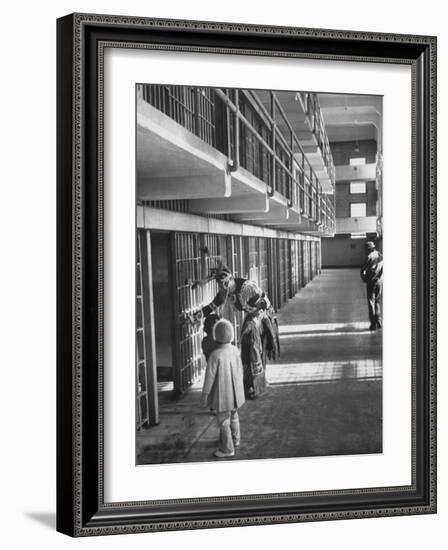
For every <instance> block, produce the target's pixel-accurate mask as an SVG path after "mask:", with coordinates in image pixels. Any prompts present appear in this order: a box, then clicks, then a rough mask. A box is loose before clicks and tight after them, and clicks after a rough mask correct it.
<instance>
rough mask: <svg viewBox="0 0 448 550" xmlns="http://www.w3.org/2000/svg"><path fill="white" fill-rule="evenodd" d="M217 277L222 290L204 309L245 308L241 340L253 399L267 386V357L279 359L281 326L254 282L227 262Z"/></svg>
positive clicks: (246, 384) (246, 383) (248, 390)
mask: <svg viewBox="0 0 448 550" xmlns="http://www.w3.org/2000/svg"><path fill="white" fill-rule="evenodd" d="M214 277H215V280H216V281H217V283H218V286H219V290H218V293H217V295H216V296H215V298H214V299H213V301H212V302H211V303H210V304H208V305H207V306H205V307H204V308H203V309H202V311H203V314H204V315H210V313H219V312H220V310H221V308H222V307H223V306H224V305H225V304H229V305H231V306H232V307H234V308H235V309H236V310H238V311H244V313H245V318H244V322H243V326H242V327H241V339H240V345H241V359H242V362H243V366H244V390H245V394H246V398H247V399H253V398H254V397H257V396H258V395H262V394H263V393H264V392H265V391H266V389H267V380H266V358H267V357H268V358H270V359H275V358H276V357H277V356H278V354H279V349H280V348H279V342H278V327H277V321H276V319H275V317H274V314H273V308H272V306H271V304H270V302H269V300H268V298H267V296H266V295H265V293H264V292H263V291H262V290H261V289H260V288H259V287H258V285H257V284H256V283H255V282H254V281H251V280H250V279H244V278H235V277H234V276H233V275H232V273H231V271H230V269H229V268H228V267H227V266H226V265H224V264H222V263H220V264H219V265H218V267H217V268H216V270H215V272H214Z"/></svg>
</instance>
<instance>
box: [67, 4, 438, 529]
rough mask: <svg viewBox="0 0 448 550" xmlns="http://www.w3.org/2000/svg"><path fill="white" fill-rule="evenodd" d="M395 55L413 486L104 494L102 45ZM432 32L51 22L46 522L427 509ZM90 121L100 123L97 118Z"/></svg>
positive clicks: (237, 520) (131, 525)
mask: <svg viewBox="0 0 448 550" xmlns="http://www.w3.org/2000/svg"><path fill="white" fill-rule="evenodd" d="M111 42H113V43H116V44H120V45H121V47H124V46H126V45H127V46H128V47H139V46H140V45H142V44H148V43H150V44H153V45H157V47H164V45H174V46H175V48H178V49H179V50H182V48H184V49H185V48H188V49H200V50H201V51H204V52H207V51H218V52H225V51H230V50H232V53H244V54H248V53H250V54H253V55H260V54H261V52H263V54H264V55H266V54H270V55H277V56H278V55H281V56H294V57H311V58H316V59H323V58H328V59H341V60H347V61H365V62H373V61H374V62H384V63H406V64H410V65H411V66H412V74H413V91H412V99H413V115H412V116H413V121H412V125H413V166H412V174H413V182H412V186H413V235H412V237H413V247H412V248H413V265H412V268H413V269H412V271H413V273H412V288H413V304H412V305H413V322H412V330H413V357H412V360H413V365H412V371H413V387H412V392H413V396H412V397H413V406H412V410H413V420H414V423H413V476H412V477H413V483H412V485H411V486H409V487H407V486H406V487H383V488H378V489H353V490H350V489H347V490H342V491H322V492H313V493H290V494H281V495H280V494H272V495H243V496H238V497H215V498H198V499H188V501H185V500H183V501H182V500H175V501H159V502H133V503H130V502H123V503H116V504H111V503H105V502H104V496H103V483H102V452H103V451H102V322H103V320H102V307H101V304H102V276H103V274H102V246H103V245H102V238H103V234H102V215H103V211H102V172H101V163H102V157H101V155H102V141H101V140H102V136H101V132H100V131H99V129H100V128H101V125H102V111H101V104H102V96H101V94H102V88H101V86H99V85H98V83H99V79H100V78H102V74H101V52H102V45H104V44H106V43H111ZM436 42H437V40H436V38H435V37H430V36H410V35H395V34H379V33H367V32H353V31H335V30H322V29H300V28H292V27H270V26H266V27H264V26H255V25H242V24H233V23H214V22H199V21H175V20H161V19H147V18H138V17H124V16H123V17H122V16H110V15H92V14H72V15H69V16H66V17H63V18H61V19H59V20H58V22H57V73H58V74H57V159H58V160H57V255H58V259H57V293H58V301H57V327H58V334H57V390H58V396H57V437H58V441H57V530H58V531H60V532H62V533H65V534H67V535H71V536H90V535H106V534H118V533H134V532H147V531H161V530H174V529H200V528H211V527H229V526H237V525H261V524H267V523H287V522H301V521H322V520H332V519H350V518H363V517H380V516H392V515H404V514H426V513H435V512H436V137H435V136H436ZM97 122H98V124H97Z"/></svg>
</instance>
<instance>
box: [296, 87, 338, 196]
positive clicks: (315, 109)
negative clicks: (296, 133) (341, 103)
mask: <svg viewBox="0 0 448 550" xmlns="http://www.w3.org/2000/svg"><path fill="white" fill-rule="evenodd" d="M302 101H303V103H304V105H305V107H306V115H307V117H308V120H309V121H310V123H311V130H312V132H313V134H314V136H315V138H316V141H317V145H318V147H319V149H320V150H321V153H322V158H323V161H324V164H325V166H326V168H327V172H328V175H329V176H330V180H331V183H332V185H333V187H334V185H335V181H336V169H335V167H334V161H333V155H332V153H331V149H330V142H329V140H328V135H327V132H326V130H325V124H324V120H323V117H322V111H321V110H320V105H319V100H318V98H317V94H315V93H312V92H304V93H303V94H302Z"/></svg>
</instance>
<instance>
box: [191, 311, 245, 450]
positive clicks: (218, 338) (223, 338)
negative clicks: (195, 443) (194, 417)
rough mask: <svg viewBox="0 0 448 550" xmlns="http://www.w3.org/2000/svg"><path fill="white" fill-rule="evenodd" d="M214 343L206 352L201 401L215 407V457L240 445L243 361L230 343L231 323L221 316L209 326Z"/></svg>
mask: <svg viewBox="0 0 448 550" xmlns="http://www.w3.org/2000/svg"><path fill="white" fill-rule="evenodd" d="M213 339H214V340H215V342H216V344H217V347H216V349H215V350H213V351H212V352H211V354H210V357H209V360H208V363H207V368H206V370H205V379H204V387H203V389H202V404H203V405H204V406H205V407H207V406H208V407H212V408H213V409H214V410H215V411H216V420H217V422H218V426H219V443H218V449H217V450H216V451H215V453H214V454H215V456H216V457H217V458H228V457H232V456H234V455H235V447H238V446H239V445H240V420H239V417H238V409H239V407H241V405H242V404H243V403H244V401H245V399H244V385H243V365H242V363H241V357H240V352H239V350H238V348H237V347H235V346H234V345H233V344H232V341H233V339H234V334H233V326H232V324H231V323H230V322H229V321H227V320H226V319H221V320H220V321H218V322H217V323H216V325H215V326H214V329H213Z"/></svg>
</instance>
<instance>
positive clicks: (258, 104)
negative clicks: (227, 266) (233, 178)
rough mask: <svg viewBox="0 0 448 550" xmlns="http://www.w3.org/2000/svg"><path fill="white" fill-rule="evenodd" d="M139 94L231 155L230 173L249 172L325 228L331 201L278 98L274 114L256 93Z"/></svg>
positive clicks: (179, 90)
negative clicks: (280, 126) (281, 129)
mask: <svg viewBox="0 0 448 550" xmlns="http://www.w3.org/2000/svg"><path fill="white" fill-rule="evenodd" d="M139 93H140V94H141V97H142V98H143V100H145V101H146V102H148V103H150V104H151V105H153V106H154V107H156V108H157V109H159V110H160V111H162V112H163V113H165V114H166V115H168V116H169V117H170V118H172V119H173V120H175V121H176V122H178V123H179V124H180V125H182V126H183V127H184V128H186V129H187V130H189V131H191V132H192V133H193V134H195V135H196V136H198V137H199V138H201V139H202V140H203V141H205V142H206V143H209V144H210V145H211V146H213V147H214V148H216V149H218V150H219V151H221V152H222V153H223V154H225V155H226V156H227V159H228V166H229V170H230V171H235V170H238V168H239V167H242V168H244V169H246V170H247V171H248V172H250V173H251V174H253V175H254V176H255V177H257V178H258V179H260V180H261V181H263V182H264V183H265V184H266V188H267V193H268V194H269V195H273V194H274V192H275V191H277V192H278V193H280V194H281V195H283V196H284V197H286V198H287V199H288V204H289V206H290V207H292V208H294V209H295V210H296V211H298V212H300V213H302V214H303V215H304V216H305V217H308V219H309V220H310V221H313V222H315V223H316V224H320V226H321V227H325V225H324V222H325V223H327V219H328V217H329V215H330V214H331V210H330V208H329V206H328V204H327V202H328V201H327V199H326V198H325V197H326V195H325V194H323V193H322V187H321V184H320V182H319V179H318V177H317V175H316V172H315V171H314V169H313V167H312V165H311V164H310V162H309V161H308V159H307V157H306V154H305V153H304V151H303V148H302V146H301V145H300V143H299V140H298V138H297V135H296V134H295V132H294V129H293V127H292V125H291V123H290V122H289V120H288V117H287V116H286V114H285V112H284V110H283V108H282V106H281V104H280V102H279V100H278V98H277V96H276V94H275V93H274V92H270V97H269V103H270V105H269V110H268V109H267V108H266V107H265V105H264V104H263V102H262V101H261V99H260V98H259V96H258V95H257V93H256V92H254V91H251V90H237V89H221V88H195V87H189V86H166V85H153V84H145V85H141V86H140V87H139ZM311 101H312V100H311ZM310 105H311V104H310ZM312 105H314V104H312ZM279 123H282V126H283V127H284V128H285V127H286V135H284V133H283V132H282V131H280V129H279ZM319 124H320V123H319ZM317 128H319V125H318V126H317ZM319 135H321V134H319ZM325 136H326V134H325ZM326 143H327V144H328V138H327V141H326ZM326 155H327V157H328V155H331V152H330V151H329V146H328V152H327V153H326ZM327 225H328V223H327Z"/></svg>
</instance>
